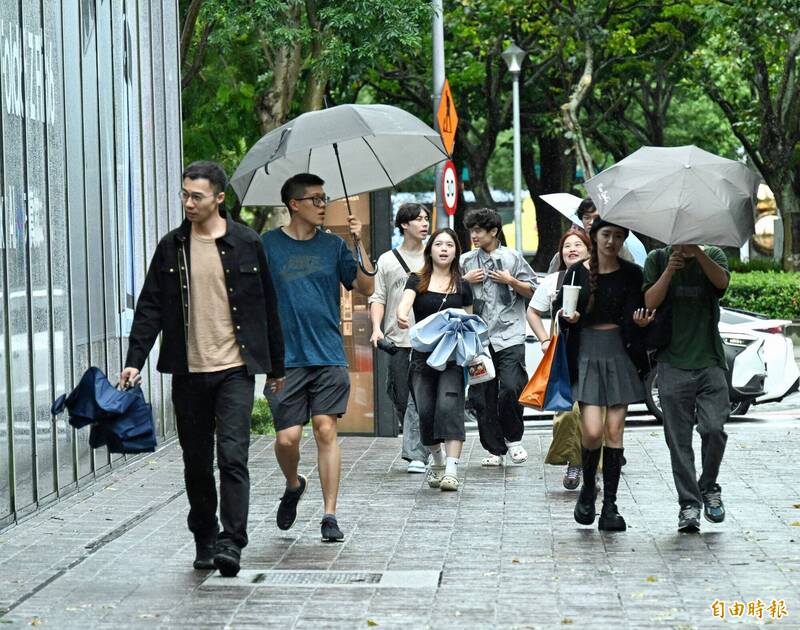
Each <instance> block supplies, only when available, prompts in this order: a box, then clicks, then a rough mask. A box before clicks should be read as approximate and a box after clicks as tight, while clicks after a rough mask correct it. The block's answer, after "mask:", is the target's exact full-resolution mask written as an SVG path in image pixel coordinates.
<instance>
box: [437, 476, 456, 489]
mask: <svg viewBox="0 0 800 630" xmlns="http://www.w3.org/2000/svg"><path fill="white" fill-rule="evenodd" d="M439 490H458V477H456V476H455V475H447V474H446V475H445V476H444V477H442V480H441V481H440V482H439Z"/></svg>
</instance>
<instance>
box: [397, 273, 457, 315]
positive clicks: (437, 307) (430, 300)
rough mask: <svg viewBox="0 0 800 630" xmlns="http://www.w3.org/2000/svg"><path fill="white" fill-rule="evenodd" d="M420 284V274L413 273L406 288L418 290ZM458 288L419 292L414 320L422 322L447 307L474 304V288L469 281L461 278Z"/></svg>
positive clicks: (415, 302)
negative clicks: (439, 291) (471, 287)
mask: <svg viewBox="0 0 800 630" xmlns="http://www.w3.org/2000/svg"><path fill="white" fill-rule="evenodd" d="M418 286H419V276H418V275H417V274H415V273H412V274H411V275H410V276H408V280H407V281H406V289H411V290H412V291H415V292H416V291H417V287H418ZM456 289H457V290H456V292H455V293H436V292H434V291H425V293H417V297H415V298H414V321H417V322H421V321H422V320H423V319H425V318H426V317H428V316H429V315H433V314H434V313H435V312H437V311H443V310H444V309H446V308H464V307H466V306H472V289H470V286H469V282H464V281H461V280H460V281H459V283H458V287H456ZM442 301H444V303H442Z"/></svg>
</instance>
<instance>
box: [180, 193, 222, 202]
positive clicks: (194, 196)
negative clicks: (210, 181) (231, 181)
mask: <svg viewBox="0 0 800 630" xmlns="http://www.w3.org/2000/svg"><path fill="white" fill-rule="evenodd" d="M178 197H180V199H181V201H182V202H183V203H186V202H187V201H189V199H191V200H192V201H194V202H195V203H200V202H201V201H203V199H208V198H209V197H216V195H215V194H214V193H211V194H208V195H201V194H200V193H190V192H189V191H187V190H181V191H180V192H178Z"/></svg>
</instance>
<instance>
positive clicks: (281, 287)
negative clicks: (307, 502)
mask: <svg viewBox="0 0 800 630" xmlns="http://www.w3.org/2000/svg"><path fill="white" fill-rule="evenodd" d="M324 183H325V182H324V181H323V180H322V179H320V178H319V177H317V176H316V175H312V174H311V173H300V174H298V175H295V176H293V177H291V178H289V179H288V180H286V182H285V183H284V184H283V187H282V188H281V200H282V201H283V203H284V204H285V205H286V207H287V208H288V209H289V215H290V217H291V219H290V222H289V225H287V226H284V227H281V228H278V229H275V230H272V231H270V232H267V233H266V234H264V235H262V237H261V241H262V243H263V245H264V250H265V251H266V255H267V260H268V262H269V264H270V269H271V270H272V274H273V279H274V281H275V287H276V289H277V292H278V294H279V295H280V296H281V303H280V305H279V309H280V316H281V323H282V325H283V331H284V335H285V338H286V387H285V388H284V389H283V391H280V390H278V389H277V387H276V386H275V384H274V383H268V384H267V386H266V388H265V390H264V395H265V396H266V397H267V400H268V401H269V404H270V408H271V410H272V415H273V418H274V420H275V431H276V438H275V456H276V458H277V460H278V464H279V465H280V467H281V470H282V471H283V474H284V476H285V477H286V490H285V491H284V493H283V496H282V497H281V502H280V505H279V506H278V513H277V516H276V520H277V523H278V527H279V528H280V529H282V530H287V529H289V528H290V527H292V525H294V522H295V520H296V519H297V504H298V502H299V501H300V499H301V497H302V496H303V494H304V493H305V491H306V487H307V483H308V481H307V479H306V478H305V476H303V475H300V474H298V472H297V466H298V463H299V461H300V438H301V437H302V435H303V426H304V425H305V424H306V423H308V422H309V419H310V420H311V424H312V427H313V429H314V438H315V440H316V442H317V465H318V467H319V479H320V484H321V485H322V497H323V500H324V505H325V512H324V516H323V517H322V523H321V525H322V540H323V541H325V542H337V541H341V540H343V539H344V534H342V531H341V530H340V529H339V525H338V523H337V521H336V498H337V496H338V494H339V474H340V470H341V456H340V453H339V445H338V443H337V441H336V421H337V419H338V418H340V417H341V416H342V415H343V414H344V413H345V411H347V402H348V398H349V395H350V377H349V375H348V372H347V357H346V356H345V351H344V343H343V340H342V335H341V332H340V331H339V324H340V304H339V296H340V289H339V287H340V285H341V286H343V287H344V288H345V290H347V291H350V290H351V289H354V290H355V291H357V292H358V293H360V294H362V295H364V296H367V297H368V296H369V295H370V294H371V293H372V288H373V283H372V278H371V277H370V276H369V275H367V274H366V273H364V271H363V270H362V269H361V268H360V267H359V265H358V264H357V263H356V259H355V258H354V257H353V254H352V252H351V251H350V250H349V249H348V247H347V245H346V244H345V242H344V240H342V239H341V238H340V237H338V236H336V235H334V234H330V233H328V232H325V231H323V230H321V229H319V228H320V227H322V225H323V223H324V222H325V210H326V207H327V204H328V201H329V200H328V197H327V196H326V195H325V190H324V189H323V185H324ZM347 220H348V224H349V229H350V233H351V234H352V235H353V236H354V237H355V238H356V240H357V241H358V242H359V243H360V236H361V221H359V220H358V218H357V217H355V216H352V215H351V216H349V217H348V219H347ZM358 246H359V247H363V246H361V245H360V244H359V245H358ZM361 254H362V258H363V259H364V260H367V259H368V257H367V255H366V252H364V251H362V253H361Z"/></svg>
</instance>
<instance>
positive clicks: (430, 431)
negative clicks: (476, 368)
mask: <svg viewBox="0 0 800 630" xmlns="http://www.w3.org/2000/svg"><path fill="white" fill-rule="evenodd" d="M429 356H430V353H429V352H417V351H416V350H414V351H413V352H412V353H411V361H410V366H409V380H410V383H411V393H412V395H413V396H414V402H415V403H416V405H417V411H418V412H419V433H420V438H421V440H422V443H423V444H424V445H425V446H433V445H434V444H440V443H442V442H445V441H447V440H460V441H461V442H463V441H464V440H465V439H466V434H465V432H464V387H465V385H464V368H462V367H460V366H458V365H456V364H455V363H454V362H450V363H448V364H447V367H446V368H445V369H444V370H443V371H442V372H440V371H438V370H434V369H433V368H432V367H430V366H429V365H428V364H427V363H426V361H427V359H428V357H429Z"/></svg>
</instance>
